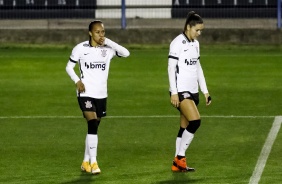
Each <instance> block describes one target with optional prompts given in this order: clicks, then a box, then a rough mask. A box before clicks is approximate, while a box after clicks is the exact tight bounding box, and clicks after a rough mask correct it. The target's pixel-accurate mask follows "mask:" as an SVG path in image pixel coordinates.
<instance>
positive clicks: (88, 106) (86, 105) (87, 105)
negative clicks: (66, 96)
mask: <svg viewBox="0 0 282 184" xmlns="http://www.w3.org/2000/svg"><path fill="white" fill-rule="evenodd" d="M85 107H86V108H87V109H89V108H91V107H92V103H91V101H88V100H87V101H86V102H85Z"/></svg>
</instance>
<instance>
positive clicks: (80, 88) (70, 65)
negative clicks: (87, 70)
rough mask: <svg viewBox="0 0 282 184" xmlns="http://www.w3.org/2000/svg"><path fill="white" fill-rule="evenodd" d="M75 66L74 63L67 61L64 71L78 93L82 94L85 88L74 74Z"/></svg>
mask: <svg viewBox="0 0 282 184" xmlns="http://www.w3.org/2000/svg"><path fill="white" fill-rule="evenodd" d="M75 65H76V61H74V60H72V59H69V61H68V63H67V66H66V71H67V74H68V75H69V76H70V78H71V79H72V80H73V82H74V83H75V85H76V88H77V90H78V91H79V92H80V93H83V92H85V87H84V84H83V83H82V81H81V80H80V78H79V77H78V76H77V75H76V73H75V71H74V67H75Z"/></svg>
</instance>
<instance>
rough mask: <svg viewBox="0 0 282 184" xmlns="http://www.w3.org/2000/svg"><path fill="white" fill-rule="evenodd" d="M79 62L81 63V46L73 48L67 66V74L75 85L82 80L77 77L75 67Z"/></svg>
mask: <svg viewBox="0 0 282 184" xmlns="http://www.w3.org/2000/svg"><path fill="white" fill-rule="evenodd" d="M78 61H79V45H77V46H75V47H74V48H73V50H72V53H71V55H70V58H69V61H68V63H67V66H66V72H67V74H68V75H69V76H70V78H71V79H72V80H73V82H74V83H77V82H78V81H79V80H80V78H79V77H78V76H77V74H76V73H75V71H74V67H75V65H76V63H77V62H78Z"/></svg>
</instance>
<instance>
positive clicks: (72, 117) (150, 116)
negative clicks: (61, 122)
mask: <svg viewBox="0 0 282 184" xmlns="http://www.w3.org/2000/svg"><path fill="white" fill-rule="evenodd" d="M176 117H179V115H148V116H145V115H144V116H106V117H105V118H106V119H115V118H133V119H134V118H137V119H138V118H176ZM201 117H203V118H247V119H251V118H274V117H275V116H235V115H227V116H225V115H215V116H201ZM77 118H83V116H82V115H81V116H0V119H77Z"/></svg>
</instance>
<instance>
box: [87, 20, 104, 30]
mask: <svg viewBox="0 0 282 184" xmlns="http://www.w3.org/2000/svg"><path fill="white" fill-rule="evenodd" d="M98 23H100V24H103V22H102V21H101V20H94V21H92V22H90V24H89V26H88V30H89V31H91V30H92V28H93V27H94V25H95V24H98Z"/></svg>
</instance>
